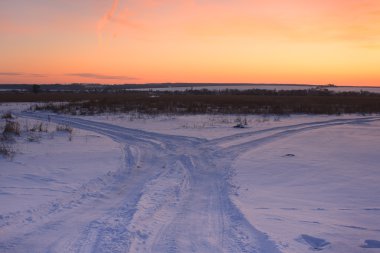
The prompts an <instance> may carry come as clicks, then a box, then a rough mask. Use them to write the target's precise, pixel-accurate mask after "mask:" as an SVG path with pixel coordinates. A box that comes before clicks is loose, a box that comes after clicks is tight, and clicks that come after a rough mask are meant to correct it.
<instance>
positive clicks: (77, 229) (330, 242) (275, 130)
mask: <svg viewBox="0 0 380 253" xmlns="http://www.w3.org/2000/svg"><path fill="white" fill-rule="evenodd" d="M28 106H29V105H24V106H20V105H12V104H3V105H0V111H2V112H5V111H9V110H11V111H13V113H14V114H15V115H17V121H19V122H20V123H21V126H22V127H24V128H26V126H31V125H34V124H39V122H43V124H44V126H46V128H47V129H48V131H47V132H44V133H39V136H38V138H37V141H34V140H33V141H30V138H29V137H28V136H27V135H26V134H24V135H23V134H22V135H21V136H20V137H15V138H16V141H15V143H14V145H15V149H16V150H17V153H16V155H15V156H14V157H13V159H7V158H3V157H0V203H1V205H0V252H205V253H206V252H260V253H273V252H284V253H285V252H286V253H298V252H299V253H302V252H314V251H322V252H339V253H340V252H347V253H350V252H353V253H354V252H355V253H356V252H358V253H360V252H371V253H372V252H380V197H379V196H380V187H379V180H380V166H379V162H380V156H379V154H380V116H377V115H370V116H360V115H343V116H308V115H294V116H289V117H277V116H266V117H263V116H247V117H242V119H244V120H245V118H246V119H247V122H248V127H247V128H244V129H235V128H233V127H232V126H233V125H235V124H236V122H235V121H236V120H237V118H238V116H236V115H235V116H234V115H218V116H215V115H202V116H199V115H198V116H157V117H148V116H146V115H138V114H128V115H126V114H124V115H123V114H121V115H104V116H92V117H70V116H63V115H53V114H50V115H48V114H47V113H37V112H21V111H22V110H21V109H22V108H23V107H24V108H27V107H28ZM49 119H50V121H49ZM2 124H4V120H3V121H2ZM57 124H59V125H70V126H71V127H72V128H73V133H72V134H70V135H69V134H68V133H65V132H59V131H55V129H56V125H57ZM28 138H29V139H28Z"/></svg>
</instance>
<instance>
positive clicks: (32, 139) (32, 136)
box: [27, 132, 41, 142]
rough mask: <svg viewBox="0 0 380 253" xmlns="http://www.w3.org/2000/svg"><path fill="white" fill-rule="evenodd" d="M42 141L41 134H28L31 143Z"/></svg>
mask: <svg viewBox="0 0 380 253" xmlns="http://www.w3.org/2000/svg"><path fill="white" fill-rule="evenodd" d="M40 139H41V136H40V135H39V134H36V133H34V132H32V133H30V134H28V137H27V140H28V141H29V142H39V141H40Z"/></svg>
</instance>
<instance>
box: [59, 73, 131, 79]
mask: <svg viewBox="0 0 380 253" xmlns="http://www.w3.org/2000/svg"><path fill="white" fill-rule="evenodd" d="M66 76H75V77H82V78H92V79H101V80H136V79H137V78H135V77H130V76H117V75H101V74H96V73H69V74H66Z"/></svg>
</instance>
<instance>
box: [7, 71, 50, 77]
mask: <svg viewBox="0 0 380 253" xmlns="http://www.w3.org/2000/svg"><path fill="white" fill-rule="evenodd" d="M0 76H19V77H38V78H43V77H46V75H43V74H36V73H24V72H0Z"/></svg>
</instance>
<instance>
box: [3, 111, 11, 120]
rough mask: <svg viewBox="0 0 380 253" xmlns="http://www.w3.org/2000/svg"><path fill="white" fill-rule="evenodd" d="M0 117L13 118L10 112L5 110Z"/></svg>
mask: <svg viewBox="0 0 380 253" xmlns="http://www.w3.org/2000/svg"><path fill="white" fill-rule="evenodd" d="M1 118H2V119H13V115H12V113H11V112H6V113H4V114H3V115H1Z"/></svg>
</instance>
